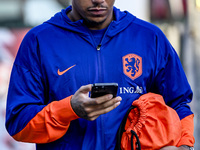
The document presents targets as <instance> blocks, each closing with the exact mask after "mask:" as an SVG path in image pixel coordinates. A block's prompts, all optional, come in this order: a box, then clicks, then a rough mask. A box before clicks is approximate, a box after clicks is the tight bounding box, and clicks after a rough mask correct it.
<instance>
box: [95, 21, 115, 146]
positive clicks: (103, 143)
mask: <svg viewBox="0 0 200 150" xmlns="http://www.w3.org/2000/svg"><path fill="white" fill-rule="evenodd" d="M111 24H112V22H111V23H110V25H109V26H108V28H107V30H106V32H105V33H104V35H103V37H102V39H101V42H100V43H99V45H97V47H96V50H97V55H98V66H99V67H98V71H99V81H100V82H103V74H102V68H103V67H102V64H101V46H102V41H103V40H104V38H105V36H106V34H107V32H108V30H109V28H110V26H111ZM100 125H101V129H102V132H101V138H102V147H103V149H106V147H105V142H106V141H105V137H104V136H105V134H104V133H105V129H104V115H101V116H100Z"/></svg>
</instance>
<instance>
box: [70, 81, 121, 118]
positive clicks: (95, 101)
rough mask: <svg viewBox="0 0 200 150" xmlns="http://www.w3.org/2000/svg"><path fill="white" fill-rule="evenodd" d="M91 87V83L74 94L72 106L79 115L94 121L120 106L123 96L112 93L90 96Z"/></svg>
mask: <svg viewBox="0 0 200 150" xmlns="http://www.w3.org/2000/svg"><path fill="white" fill-rule="evenodd" d="M91 88H92V85H91V84H89V85H86V86H82V87H80V89H78V90H77V91H76V93H75V94H74V95H73V96H72V99H71V106H72V109H73V110H74V112H75V113H76V114H77V115H78V116H79V117H81V118H84V119H87V120H90V121H93V120H95V119H96V118H98V117H99V116H100V115H102V114H105V113H108V112H109V111H111V110H113V109H115V108H116V107H117V106H119V104H120V101H121V100H122V98H121V97H115V98H113V96H112V95H111V94H107V95H104V96H101V97H97V98H90V97H89V92H90V91H91Z"/></svg>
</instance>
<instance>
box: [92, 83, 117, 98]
mask: <svg viewBox="0 0 200 150" xmlns="http://www.w3.org/2000/svg"><path fill="white" fill-rule="evenodd" d="M117 90H118V83H95V84H93V85H92V91H91V98H95V97H100V96H103V95H106V94H112V95H113V97H116V96H117Z"/></svg>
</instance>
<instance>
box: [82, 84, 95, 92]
mask: <svg viewBox="0 0 200 150" xmlns="http://www.w3.org/2000/svg"><path fill="white" fill-rule="evenodd" d="M91 89H92V85H91V84H88V85H84V86H81V87H80V89H79V92H81V93H84V94H87V93H88V92H90V91H91Z"/></svg>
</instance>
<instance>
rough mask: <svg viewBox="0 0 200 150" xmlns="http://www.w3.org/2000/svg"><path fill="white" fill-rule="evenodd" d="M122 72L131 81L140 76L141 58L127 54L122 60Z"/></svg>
mask: <svg viewBox="0 0 200 150" xmlns="http://www.w3.org/2000/svg"><path fill="white" fill-rule="evenodd" d="M122 61H123V72H124V74H125V75H126V76H128V77H129V78H131V79H132V80H134V79H136V78H138V77H139V76H141V75H142V57H140V56H138V55H136V54H128V55H126V56H124V57H123V58H122Z"/></svg>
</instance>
